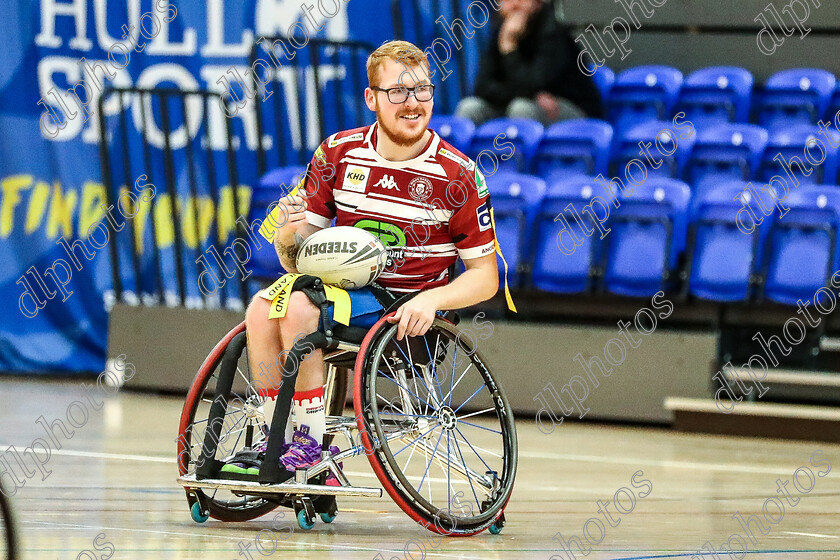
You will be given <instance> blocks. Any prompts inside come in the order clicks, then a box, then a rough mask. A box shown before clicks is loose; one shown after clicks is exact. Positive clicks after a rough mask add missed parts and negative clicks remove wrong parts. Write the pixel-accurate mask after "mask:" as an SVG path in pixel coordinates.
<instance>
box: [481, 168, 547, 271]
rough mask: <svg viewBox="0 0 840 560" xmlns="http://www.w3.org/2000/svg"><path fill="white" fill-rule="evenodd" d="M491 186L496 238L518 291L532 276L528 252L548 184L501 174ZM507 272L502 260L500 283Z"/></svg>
mask: <svg viewBox="0 0 840 560" xmlns="http://www.w3.org/2000/svg"><path fill="white" fill-rule="evenodd" d="M487 185H488V189H489V191H490V196H491V198H492V200H493V215H494V220H495V222H496V238H497V239H498V240H499V245H500V247H501V248H502V253H503V254H504V256H505V260H507V263H508V267H509V272H508V282H509V283H510V286H511V287H513V288H517V287H519V286H521V285H522V283H523V280H524V279H525V278H526V277H527V275H528V273H529V272H530V267H531V258H532V255H531V254H530V251H529V250H528V248H529V247H530V246H529V245H528V244H527V235H528V232H530V231H531V230H532V228H533V226H534V220H535V218H536V214H537V209H538V208H539V205H540V202H541V201H542V199H543V196H545V181H543V180H542V179H540V178H539V177H534V176H533V175H524V174H520V173H508V172H501V173H497V174H496V175H494V176H493V178H492V179H491V180H490V181H488V182H487ZM504 272H505V271H504V266H503V264H502V262H501V260H500V261H499V280H500V281H504Z"/></svg>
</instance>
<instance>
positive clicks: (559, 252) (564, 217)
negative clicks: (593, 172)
mask: <svg viewBox="0 0 840 560" xmlns="http://www.w3.org/2000/svg"><path fill="white" fill-rule="evenodd" d="M594 195H598V196H601V197H604V196H605V193H604V192H603V190H602V189H601V187H599V186H598V184H597V183H596V182H595V180H594V178H592V177H586V176H582V175H574V176H570V177H562V178H560V179H559V180H558V181H556V182H554V183H551V184H549V186H548V190H547V191H546V193H545V197H544V198H543V200H542V203H540V205H539V209H538V211H537V215H536V221H535V224H534V227H533V228H532V229H531V235H530V239H529V242H528V245H529V246H530V247H533V250H534V267H533V272H532V275H531V282H532V284H533V286H534V287H535V288H537V289H540V290H544V291H547V292H555V293H566V294H568V293H581V292H586V291H589V290H591V289H592V283H591V280H590V279H591V275H590V272H591V266H592V264H593V258H595V257H596V256H597V255H596V254H595V251H596V249H597V243H595V241H596V240H597V239H598V233H590V235H589V236H587V235H586V234H585V233H584V231H583V229H582V225H581V223H580V222H579V221H578V218H580V220H584V221H585V226H586V228H587V230H588V231H589V232H593V231H594V228H593V226H592V225H591V220H589V219H588V215H587V214H583V213H582V209H583V207H584V206H586V205H588V204H589V203H590V201H591V199H592V197H593V196H594ZM493 202H494V204H495V200H494V201H493ZM569 206H571V209H570V208H569ZM573 212H574V213H573ZM561 244H562V249H561Z"/></svg>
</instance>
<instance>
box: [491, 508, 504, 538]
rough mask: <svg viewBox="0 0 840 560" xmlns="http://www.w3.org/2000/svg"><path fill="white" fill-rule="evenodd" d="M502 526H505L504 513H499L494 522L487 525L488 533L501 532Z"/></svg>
mask: <svg viewBox="0 0 840 560" xmlns="http://www.w3.org/2000/svg"><path fill="white" fill-rule="evenodd" d="M504 528H505V514H504V513H502V515H500V516H499V518H498V519H496V522H495V523H493V524H492V525H490V527H489V529H490V534H491V535H498V534H499V533H501V532H502V529H504Z"/></svg>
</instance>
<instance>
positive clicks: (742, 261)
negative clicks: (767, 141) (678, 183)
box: [687, 181, 769, 302]
mask: <svg viewBox="0 0 840 560" xmlns="http://www.w3.org/2000/svg"><path fill="white" fill-rule="evenodd" d="M748 185H749V183H747V182H745V181H728V182H726V183H723V184H721V185H719V186H717V187H716V188H714V189H712V190H710V191H707V192H705V193H701V194H700V195H699V200H698V201H697V202H696V204H695V205H694V209H693V210H692V213H691V225H690V232H691V233H690V235H689V243H688V248H687V249H688V252H687V261H688V263H689V265H688V266H689V269H688V271H687V276H688V290H687V291H688V293H690V294H692V295H694V296H696V297H699V298H702V299H707V300H712V301H723V302H734V301H745V300H748V299H750V297H751V295H752V288H753V284H752V280H753V274H754V273H755V272H756V271H757V270H758V269H759V262H760V259H761V248H762V239H763V237H764V235H765V234H766V231H767V229H768V224H769V220H767V219H763V217H762V214H761V212H760V211H758V210H755V209H753V210H749V209H748V210H744V208H755V201H754V200H753V199H752V194H751V192H750V191H749V190H747V187H748ZM751 211H752V212H755V213H757V214H758V217H759V218H762V222H761V224H759V225H758V226H757V227H756V224H755V223H754V222H753V221H752V219H751V218H749V213H750V212H751ZM739 226H740V227H739Z"/></svg>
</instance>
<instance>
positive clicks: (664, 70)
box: [607, 66, 683, 129]
mask: <svg viewBox="0 0 840 560" xmlns="http://www.w3.org/2000/svg"><path fill="white" fill-rule="evenodd" d="M682 81H683V76H682V73H680V71H679V70H677V69H676V68H671V67H670V66H637V67H636V68H629V69H627V70H625V71H623V72H621V73H620V74H619V75H618V76H616V78H615V83H614V84H613V87H612V89H611V90H610V99H609V103H608V104H607V107H608V112H607V115H608V119H609V120H610V121H611V122H612V123H613V125H614V126H616V128H617V129H626V128H628V127H629V126H632V124H636V123H640V122H644V121H653V120H658V119H666V118H670V116H671V113H672V112H673V109H674V105H675V104H676V102H677V97H678V96H679V93H680V86H682Z"/></svg>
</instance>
